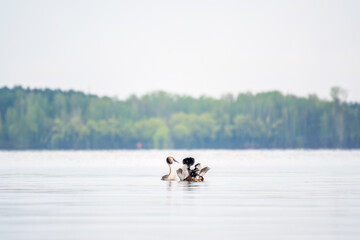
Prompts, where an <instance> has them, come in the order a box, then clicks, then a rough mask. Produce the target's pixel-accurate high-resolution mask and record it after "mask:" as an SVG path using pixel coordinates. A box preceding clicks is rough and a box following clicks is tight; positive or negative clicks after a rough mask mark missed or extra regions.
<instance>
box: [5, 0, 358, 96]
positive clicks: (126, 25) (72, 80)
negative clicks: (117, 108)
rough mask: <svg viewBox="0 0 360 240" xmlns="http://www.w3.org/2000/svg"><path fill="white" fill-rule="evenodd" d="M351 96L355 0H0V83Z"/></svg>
mask: <svg viewBox="0 0 360 240" xmlns="http://www.w3.org/2000/svg"><path fill="white" fill-rule="evenodd" d="M14 85H22V86H30V87H41V88H44V87H50V88H62V89H76V90H82V91H85V92H91V93H96V94H100V95H109V96H118V97H120V98H125V97H127V96H129V95H130V94H132V93H135V94H144V93H147V92H150V91H154V90H166V91H169V92H172V93H180V94H190V95H193V96H199V95H202V94H205V95H210V96H217V97H218V96H221V95H222V94H224V93H234V94H236V93H238V92H244V91H252V92H259V91H268V90H275V89H276V90H280V91H282V92H284V93H294V94H297V95H307V94H309V93H316V94H318V95H319V96H320V97H322V98H324V97H326V98H328V97H329V89H330V87H332V86H341V87H343V88H345V89H346V90H348V92H349V97H348V100H352V101H353V100H356V101H360V1H357V0H355V1H344V0H339V1H315V0H310V1H267V0H264V1H226V0H221V1H209V0H206V1H196V0H191V1H185V0H181V1H171V0H166V1H154V0H151V1H150V0H149V1H49V0H47V1H14V0H9V1H6V0H0V87H2V86H14Z"/></svg>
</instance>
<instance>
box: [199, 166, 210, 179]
mask: <svg viewBox="0 0 360 240" xmlns="http://www.w3.org/2000/svg"><path fill="white" fill-rule="evenodd" d="M209 170H210V168H209V167H204V168H203V169H201V171H200V173H199V175H200V176H201V177H203V176H204V175H205V173H207V172H208V171H209Z"/></svg>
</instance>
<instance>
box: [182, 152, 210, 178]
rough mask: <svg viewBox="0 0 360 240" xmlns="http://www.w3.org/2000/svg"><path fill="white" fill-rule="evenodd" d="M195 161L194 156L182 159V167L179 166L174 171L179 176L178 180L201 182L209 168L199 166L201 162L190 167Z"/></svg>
mask: <svg viewBox="0 0 360 240" xmlns="http://www.w3.org/2000/svg"><path fill="white" fill-rule="evenodd" d="M194 163H195V159H194V158H185V159H184V160H183V164H184V165H183V167H182V168H179V169H178V170H177V171H176V173H177V175H178V177H179V178H180V181H188V182H202V181H204V175H205V174H206V173H207V172H208V171H209V170H210V168H209V167H205V168H201V164H200V163H198V164H196V165H195V168H194V169H190V167H191V166H192V165H193V164H194Z"/></svg>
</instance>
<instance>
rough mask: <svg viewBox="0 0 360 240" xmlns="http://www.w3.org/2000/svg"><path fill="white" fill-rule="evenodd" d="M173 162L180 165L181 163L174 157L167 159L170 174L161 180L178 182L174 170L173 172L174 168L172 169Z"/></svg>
mask: <svg viewBox="0 0 360 240" xmlns="http://www.w3.org/2000/svg"><path fill="white" fill-rule="evenodd" d="M173 162H177V163H179V162H178V161H176V160H175V159H174V158H173V157H167V158H166V163H167V165H168V166H169V169H170V172H169V174H168V175H164V176H163V177H162V178H161V180H164V181H173V180H176V176H175V172H174V170H173V169H172V167H171V164H173Z"/></svg>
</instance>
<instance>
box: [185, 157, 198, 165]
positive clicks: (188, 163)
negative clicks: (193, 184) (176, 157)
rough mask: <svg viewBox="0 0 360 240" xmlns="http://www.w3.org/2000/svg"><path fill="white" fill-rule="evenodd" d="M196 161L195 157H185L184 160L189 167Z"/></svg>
mask: <svg viewBox="0 0 360 240" xmlns="http://www.w3.org/2000/svg"><path fill="white" fill-rule="evenodd" d="M194 163H195V159H194V158H192V157H188V158H184V160H183V164H186V165H188V166H189V167H190V166H192V165H194Z"/></svg>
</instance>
